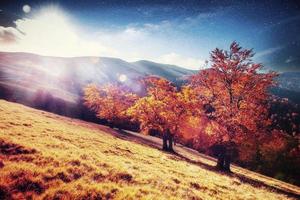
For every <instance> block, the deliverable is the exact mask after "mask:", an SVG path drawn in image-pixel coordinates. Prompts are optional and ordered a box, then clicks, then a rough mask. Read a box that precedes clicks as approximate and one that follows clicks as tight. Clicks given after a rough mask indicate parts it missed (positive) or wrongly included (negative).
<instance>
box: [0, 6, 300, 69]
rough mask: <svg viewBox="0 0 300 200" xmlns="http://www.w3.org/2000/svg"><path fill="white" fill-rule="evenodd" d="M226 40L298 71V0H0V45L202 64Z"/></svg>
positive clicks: (33, 50) (46, 52)
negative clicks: (251, 49)
mask: <svg viewBox="0 0 300 200" xmlns="http://www.w3.org/2000/svg"><path fill="white" fill-rule="evenodd" d="M232 41H237V42H238V43H239V44H240V45H241V46H242V47H244V48H253V50H254V52H255V53H256V54H255V57H254V61H256V62H260V63H263V64H264V65H265V69H266V70H275V71H279V72H283V71H300V2H299V1H298V2H297V1H288V0H285V1H276V0H269V1H263V0H260V1H254V0H253V1H245V0H244V1H243V0H240V1H234V0H230V1H229V0H227V1H219V0H210V1H209V0H205V1H202V0H174V1H171V0H169V1H157V0H152V1H146V0H132V1H130V0H127V1H126V0H123V1H117V0H97V1H96V0H89V1H86V0H65V1H38V0H35V1H30V0H27V1H23V0H18V1H14V0H4V1H1V3H0V51H8V52H30V53H36V54H40V55H48V56H64V57H73V56H105V57H117V58H121V59H124V60H126V61H129V62H133V61H137V60H150V61H154V62H159V63H165V64H174V65H178V66H181V67H185V68H188V69H195V70H197V69H201V68H204V67H205V60H209V53H210V52H211V51H212V50H213V49H215V48H217V47H218V48H221V49H228V47H229V45H230V43H231V42H232Z"/></svg>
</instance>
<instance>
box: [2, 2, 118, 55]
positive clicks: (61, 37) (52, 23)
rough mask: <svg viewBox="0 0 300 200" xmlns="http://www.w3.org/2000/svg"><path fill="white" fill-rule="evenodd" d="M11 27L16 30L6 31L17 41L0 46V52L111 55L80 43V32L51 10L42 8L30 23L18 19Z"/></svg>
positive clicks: (94, 45) (107, 50)
mask: <svg viewBox="0 0 300 200" xmlns="http://www.w3.org/2000/svg"><path fill="white" fill-rule="evenodd" d="M15 24H16V28H13V27H10V28H9V31H10V33H13V34H14V36H15V37H17V38H18V41H17V42H15V43H10V44H7V45H1V46H0V50H1V51H22V52H30V53H37V54H42V55H49V56H84V55H101V54H109V55H113V53H114V51H113V50H112V49H110V48H108V47H104V46H102V45H101V44H100V43H99V42H95V41H90V40H88V39H83V38H82V37H81V34H80V31H79V30H78V29H76V27H75V26H74V25H73V23H72V22H71V21H70V20H69V19H68V17H67V16H65V15H64V13H63V12H62V11H61V10H59V9H58V8H55V7H49V8H45V9H43V10H42V11H41V12H39V13H38V14H36V15H35V16H34V17H33V18H31V19H28V18H24V19H19V20H17V21H16V22H15ZM2 30H3V28H2ZM2 32H3V31H2ZM2 32H0V34H1V33H2ZM6 32H7V30H6ZM20 32H21V33H23V34H20ZM2 35H3V34H2ZM6 35H7V34H6ZM1 38H3V37H1Z"/></svg>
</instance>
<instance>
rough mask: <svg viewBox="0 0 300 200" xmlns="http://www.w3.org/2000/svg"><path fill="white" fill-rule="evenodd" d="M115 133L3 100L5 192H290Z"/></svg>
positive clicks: (83, 195)
mask: <svg viewBox="0 0 300 200" xmlns="http://www.w3.org/2000/svg"><path fill="white" fill-rule="evenodd" d="M116 134H117V133H116V132H115V131H113V130H111V129H109V128H107V127H104V126H99V125H95V124H92V123H86V122H83V121H80V120H74V119H70V118H65V117H61V116H58V115H54V114H51V113H47V112H42V111H38V110H34V109H32V108H28V107H25V106H22V105H19V104H14V103H9V102H6V101H3V100H0V172H1V173H0V199H2V198H3V197H4V196H5V195H6V197H7V198H9V196H7V195H8V194H12V195H13V196H11V197H13V198H16V199H21V198H23V197H24V196H31V195H32V196H33V197H35V198H46V199H53V198H54V197H57V198H58V199H59V198H61V199H74V198H78V199H88V198H91V199H92V198H95V197H100V196H101V197H102V198H107V199H110V198H112V199H113V198H115V199H276V200H277V199H292V197H290V196H286V195H284V194H282V193H277V192H276V191H275V190H273V191H272V190H271V189H269V187H267V186H259V185H256V186H253V185H251V184H250V183H247V182H244V181H242V180H241V179H240V178H239V177H237V176H227V175H224V174H220V173H218V172H215V171H213V170H208V169H207V168H206V167H203V166H201V165H198V164H196V163H194V164H192V163H191V162H187V161H185V160H184V159H183V158H181V157H180V156H174V155H170V154H166V153H163V152H161V151H160V150H158V149H155V148H152V147H149V146H147V145H143V144H139V142H141V141H139V142H133V141H127V140H124V139H121V138H118V137H116ZM296 190H297V188H296ZM1 195H2V196H1Z"/></svg>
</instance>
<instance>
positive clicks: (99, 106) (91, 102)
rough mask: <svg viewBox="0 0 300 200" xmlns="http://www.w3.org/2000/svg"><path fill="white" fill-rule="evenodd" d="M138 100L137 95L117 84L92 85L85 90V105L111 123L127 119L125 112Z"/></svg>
mask: <svg viewBox="0 0 300 200" xmlns="http://www.w3.org/2000/svg"><path fill="white" fill-rule="evenodd" d="M137 99H138V96H137V95H135V94H133V93H131V92H130V91H129V90H128V89H126V88H124V87H122V86H120V85H117V84H106V85H103V86H101V87H98V86H96V85H94V84H91V85H88V86H87V87H86V88H85V89H84V102H85V105H86V106H87V107H88V108H90V109H91V110H93V111H95V112H96V114H97V116H98V117H99V118H102V119H106V120H108V121H109V122H116V121H120V120H124V119H126V118H127V115H126V112H125V111H126V110H127V109H128V108H129V107H130V106H132V105H133V104H134V102H135V101H136V100H137Z"/></svg>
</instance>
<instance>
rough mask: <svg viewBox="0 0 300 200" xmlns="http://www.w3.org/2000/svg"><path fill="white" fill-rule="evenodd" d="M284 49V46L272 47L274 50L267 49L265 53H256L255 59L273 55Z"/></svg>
mask: <svg viewBox="0 0 300 200" xmlns="http://www.w3.org/2000/svg"><path fill="white" fill-rule="evenodd" d="M282 48H283V47H282V46H277V47H272V48H269V49H265V50H263V51H260V52H258V53H256V54H255V58H259V57H264V56H267V55H271V54H273V53H275V52H277V51H279V50H281V49H282Z"/></svg>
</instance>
